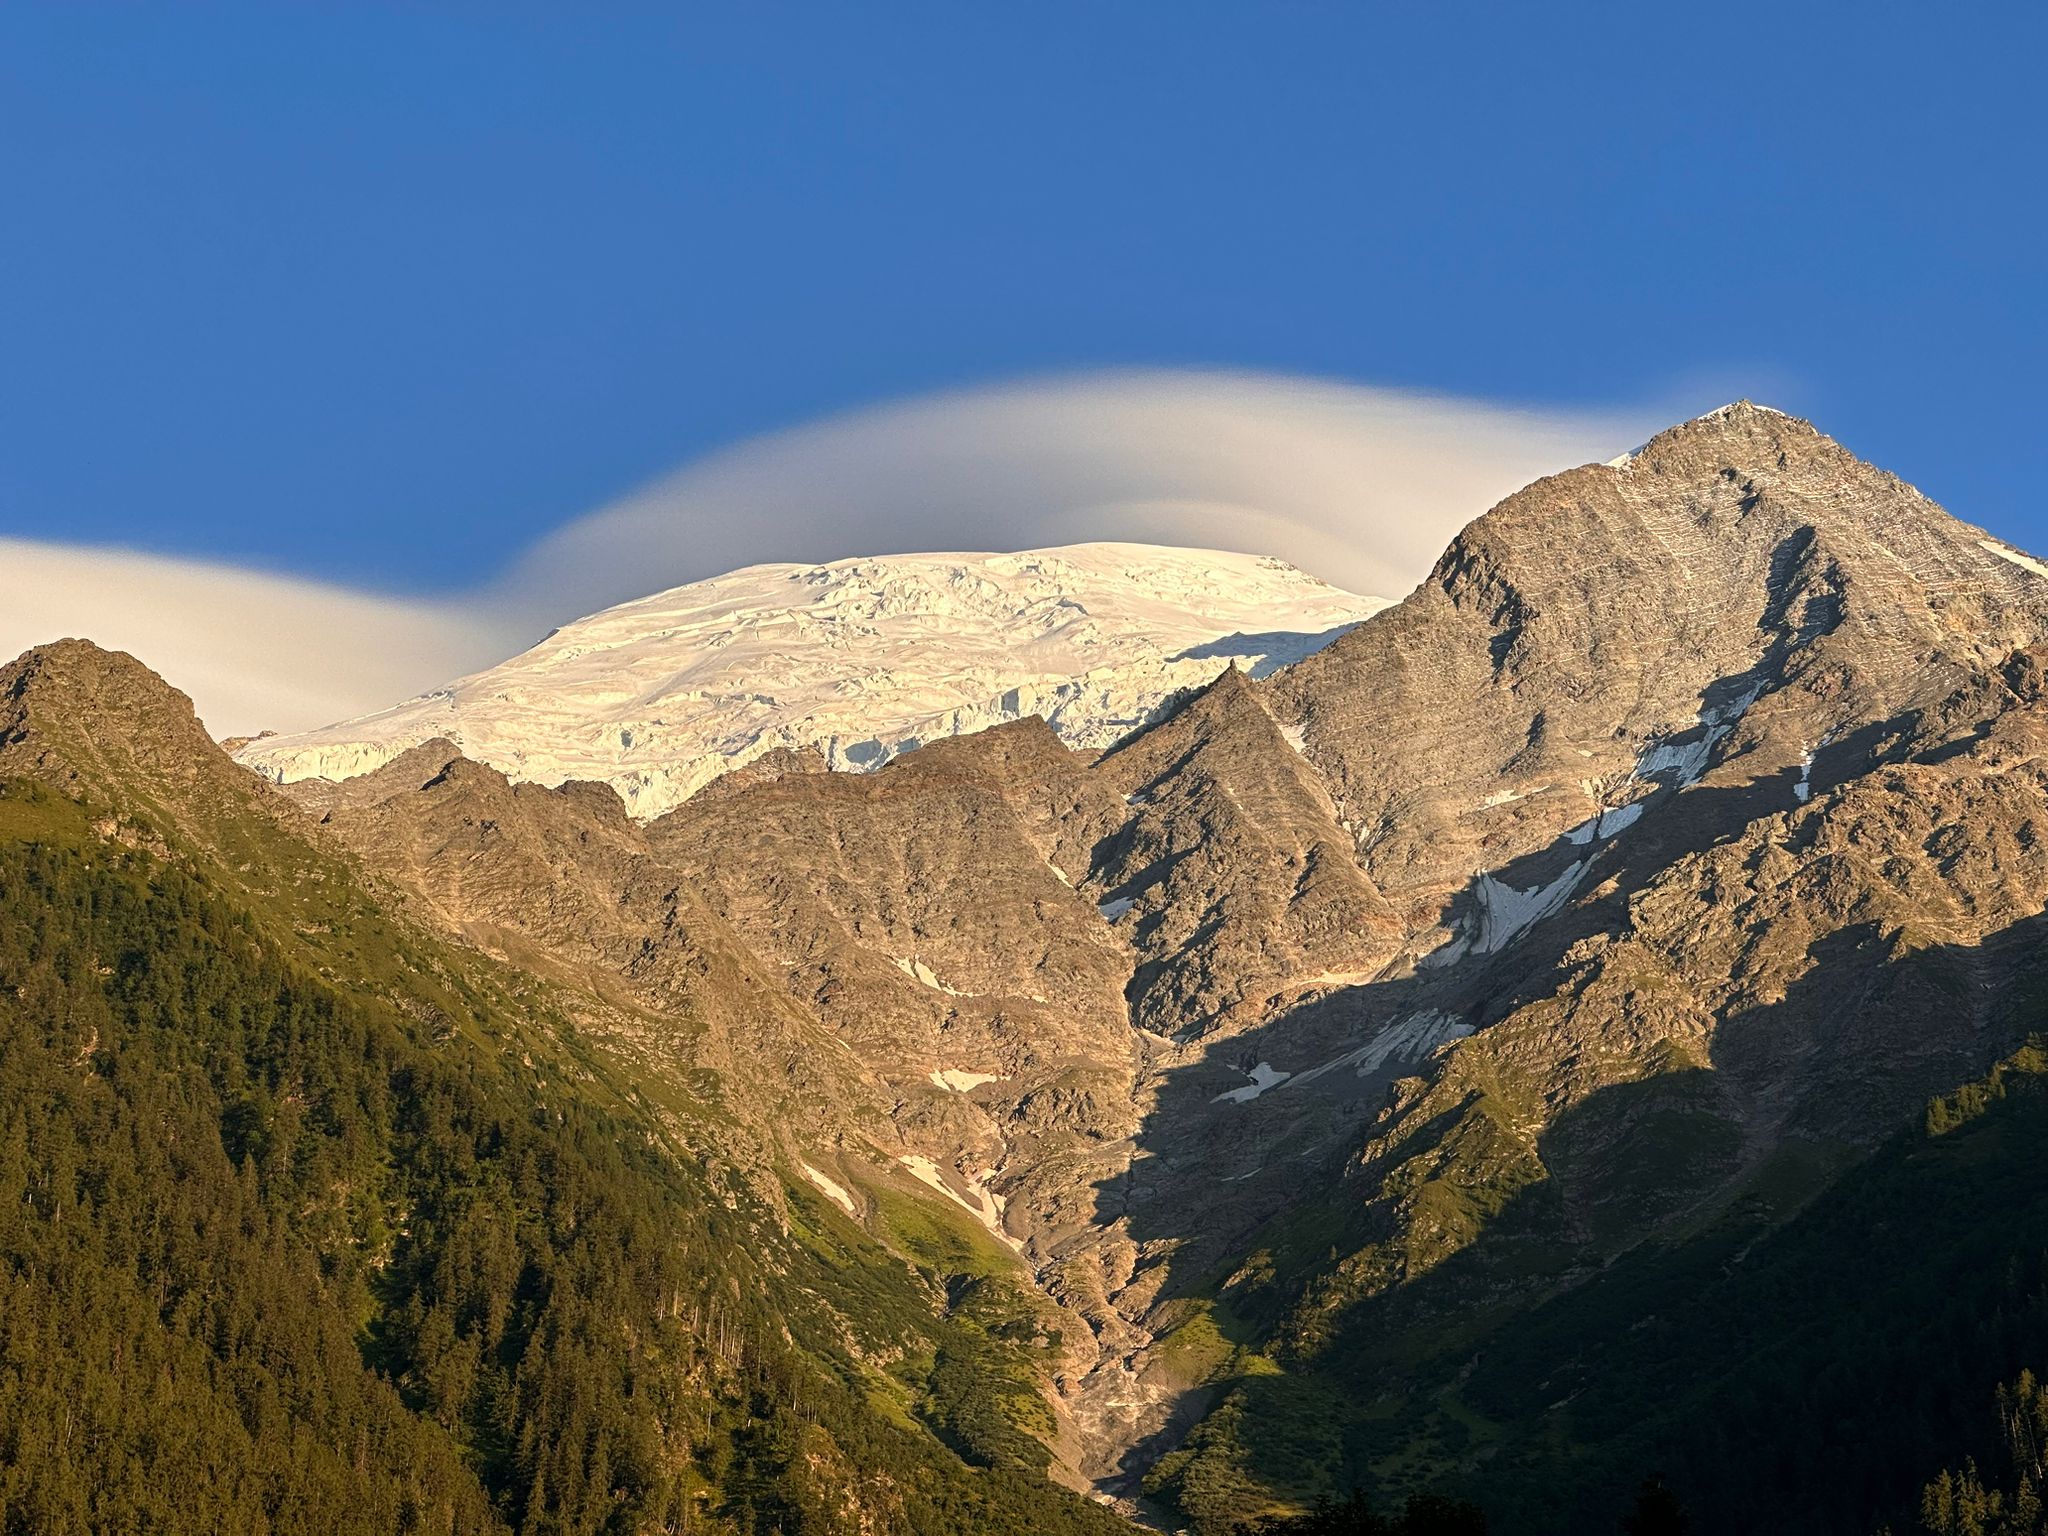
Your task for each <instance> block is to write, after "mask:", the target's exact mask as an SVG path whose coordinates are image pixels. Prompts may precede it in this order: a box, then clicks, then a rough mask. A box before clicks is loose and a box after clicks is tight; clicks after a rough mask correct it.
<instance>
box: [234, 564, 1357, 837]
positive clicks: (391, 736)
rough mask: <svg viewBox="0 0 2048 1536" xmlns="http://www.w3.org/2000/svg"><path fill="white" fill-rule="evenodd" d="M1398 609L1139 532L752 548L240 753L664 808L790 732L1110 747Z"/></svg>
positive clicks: (838, 759) (821, 746)
mask: <svg viewBox="0 0 2048 1536" xmlns="http://www.w3.org/2000/svg"><path fill="white" fill-rule="evenodd" d="M1385 606H1386V603H1385V602H1384V601H1383V600H1382V599H1379V598H1374V597H1360V596H1358V595H1356V594H1353V593H1350V592H1344V591H1340V590H1339V589H1338V588H1336V587H1332V586H1330V585H1328V584H1327V583H1325V582H1322V581H1318V580H1317V579H1316V578H1314V577H1312V576H1309V575H1306V574H1305V573H1303V572H1301V571H1299V570H1296V569H1295V568H1294V567H1293V566H1291V565H1288V564H1287V563H1286V562H1284V561H1281V560H1275V559H1271V558H1268V557H1264V556H1258V555H1239V554H1227V553H1222V552H1219V551H1213V550H1192V549H1170V548H1165V547H1161V546H1154V545H1145V544H1077V545H1072V546H1069V547H1066V548H1062V549H1045V550H1032V551H1026V552H1024V553H1021V554H1008V555H1004V554H932V555H889V556H882V557H877V558H873V559H860V560H840V561H835V562H833V563H831V564H829V565H816V566H802V565H757V566H749V567H748V568H746V569H745V570H740V571H734V572H732V573H731V574H729V575H725V576H719V577H714V578H713V579H711V580H709V581H700V582H693V583H692V584H690V585H688V586H683V587H676V588H673V589H672V590H670V591H666V592H660V593H656V594H655V595H654V596H652V597H646V598H641V599H639V600H638V601H635V602H631V603H624V604H621V605H620V606H619V607H616V608H608V609H606V610H605V611H604V612H602V613H599V614H595V615H593V616H591V617H589V618H586V619H581V620H578V621H577V622H575V623H573V624H569V625H565V626H564V627H563V628H561V629H559V630H557V631H555V632H554V633H553V634H552V635H550V636H548V638H547V639H546V640H544V641H542V642H541V643H540V644H539V645H537V646H535V647H533V649H531V650H529V651H527V652H525V653H524V654H522V655H519V656H515V657H513V658H512V659H511V660H510V661H507V662H504V663H502V664H500V665H498V666H496V667H492V668H490V669H489V670H487V671H483V672H479V673H476V674H475V675H473V676H471V677H466V678H463V679H461V680H459V681H457V682H453V683H450V684H448V685H447V686H445V687H442V688H437V689H435V690H434V691H433V692H431V693H427V694H422V695H421V696H420V697H418V698H415V699H411V700H408V701H407V702H405V703H403V704H399V705H397V706H395V707H393V708H391V709H387V710H384V711H382V712H381V713H378V714H374V715H367V716H364V717H362V718H361V719H357V720H349V721H344V722H342V723H341V724H338V725H331V726H325V727H323V728H321V729H319V730H315V731H305V732H300V733H297V734H294V735H289V736H265V737H259V738H258V739H257V740H255V741H253V742H250V743H248V744H247V745H246V746H244V747H243V748H242V749H241V751H240V752H239V753H238V754H237V755H238V756H239V757H240V759H241V761H242V762H244V763H246V764H247V765H249V766H250V767H252V768H254V769H256V770H257V771H259V772H261V773H263V774H266V775H268V776H269V777H271V778H273V779H275V780H277V781H279V782H290V781H292V780H295V779H303V778H326V779H345V778H352V777H354V776H356V775H358V774H363V773H368V772H370V771H371V770H373V769H375V768H378V767H380V766H382V765H383V764H384V763H386V762H389V761H390V760H391V759H392V758H394V757H396V756H398V755H399V754H400V753H402V752H404V751H406V750H407V749H408V748H411V747H415V746H418V745H420V744H421V743H422V742H426V741H431V740H433V739H434V738H435V737H446V738H447V739H448V740H450V741H452V742H454V743H455V745H456V746H457V747H459V748H460V749H461V750H462V751H463V752H464V753H465V754H466V755H467V756H469V757H471V758H475V759H477V760H479V761H482V762H486V763H489V764H491V765H492V766H494V767H496V768H498V769H500V770H501V771H503V772H504V773H505V774H507V775H508V776H509V777H511V778H514V779H521V780H526V781H529V782H533V783H539V784H559V783H562V782H563V781H564V780H568V779H592V780H600V781H602V782H604V783H608V784H610V785H611V786H612V787H613V788H615V789H616V790H618V792H619V793H620V795H621V796H623V797H624V799H625V801H626V805H627V808H628V810H629V811H630V812H631V813H632V814H633V815H634V816H636V817H639V818H641V819H647V818H651V817H654V816H658V815H660V814H661V813H662V812H664V811H666V810H670V809H672V808H673V807H675V806H677V805H679V804H681V803H682V802H683V801H684V800H686V799H688V798H689V797H690V796H691V795H693V794H695V793H696V792H697V790H699V789H701V788H702V787H703V786H704V785H705V784H707V783H709V782H710V781H711V780H712V779H715V778H717V777H718V776H719V775H720V774H722V773H725V772H727V771H728V770H730V769H732V768H736V767H738V766H740V765H742V764H744V763H747V762H749V761H751V760H752V759H754V758H756V757H759V756H761V755H762V754H763V753H766V752H769V751H771V750H773V749H775V748H777V747H788V748H794V749H797V750H799V751H815V752H817V753H818V754H820V755H821V756H822V757H823V758H824V760H825V762H826V764H827V765H828V766H830V767H832V768H835V769H841V770H852V771H865V770H868V769H872V768H877V767H880V766H881V765H882V764H883V763H885V762H887V761H888V760H889V759H890V758H892V757H895V756H896V755H898V754H899V753H902V752H905V751H908V750H909V749H911V748H913V747H915V746H917V745H919V744H920V743H921V742H925V741H931V740H934V739H936V738H939V737H943V736H955V735H961V734H964V733H966V732H969V731H978V730H982V729H985V728H987V727H989V726H992V725H999V724H1002V723H1004V722H1005V721H1010V720H1018V719H1022V718H1024V717H1025V716H1027V715H1043V716H1044V717H1045V719H1046V720H1047V721H1048V723H1050V724H1051V726H1052V728H1053V729H1054V730H1055V731H1057V732H1058V733H1059V735H1060V736H1061V738H1062V739H1063V740H1065V741H1066V742H1067V743H1068V744H1069V745H1070V746H1074V747H1080V748H1093V747H1103V746H1107V745H1109V744H1110V743H1111V742H1113V741H1115V740H1116V739H1117V738H1118V737H1119V736H1122V735H1123V734H1124V733H1126V732H1127V731H1129V730H1130V729H1131V728H1132V727H1134V726H1136V725H1139V724H1142V723H1143V722H1144V721H1145V720H1146V719H1147V718H1148V717H1149V716H1150V714H1151V713H1152V712H1153V711H1154V710H1155V709H1157V708H1158V706H1159V705H1160V704H1161V703H1162V702H1164V701H1165V700H1166V699H1167V698H1168V697H1169V696H1170V695H1172V694H1173V693H1175V692H1176V691H1178V690H1180V689H1182V688H1187V687H1195V686H1200V685H1202V684H1206V683H1208V682H1210V681H1211V680H1213V679H1214V678H1215V676H1216V675H1217V674H1218V673H1219V672H1221V671H1222V670H1223V669H1224V668H1225V667H1227V666H1229V665H1231V664H1233V663H1235V664H1236V665H1238V666H1241V667H1243V668H1245V669H1246V670H1247V671H1250V672H1253V673H1255V674H1260V675H1263V674H1264V673H1266V672H1269V671H1271V670H1273V669H1274V668H1276V667H1279V666H1283V665H1285V664H1287V663H1289V662H1292V661H1298V660H1299V659H1300V658H1301V657H1303V656H1306V655H1308V654H1309V653H1310V652H1311V651H1314V650H1317V649H1319V648H1320V647H1322V646H1323V645H1325V644H1327V643H1328V642H1329V641H1330V640H1332V639H1334V638H1335V637H1336V636H1337V635H1338V634H1339V633H1341V632H1342V631H1343V630H1344V629H1345V628H1347V627H1349V626H1350V625H1352V624H1355V623H1357V622H1358V621H1359V620H1361V619H1363V618H1365V617H1367V616H1368V615H1370V614H1372V613H1374V612H1376V611H1377V610H1378V609H1380V608H1383V607H1385Z"/></svg>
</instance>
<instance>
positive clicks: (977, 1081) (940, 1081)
mask: <svg viewBox="0 0 2048 1536" xmlns="http://www.w3.org/2000/svg"><path fill="white" fill-rule="evenodd" d="M931 1076H932V1083H933V1085H934V1086H936V1087H939V1088H944V1089H946V1090H947V1091H948V1092H950V1093H972V1092H973V1091H974V1090H975V1089H976V1088H979V1087H980V1086H981V1085H982V1084H983V1083H996V1082H1001V1081H1002V1078H1001V1075H1000V1074H998V1073H995V1072H963V1071H961V1070H960V1068H958V1067H939V1068H936V1069H934V1071H933V1072H932V1075H931Z"/></svg>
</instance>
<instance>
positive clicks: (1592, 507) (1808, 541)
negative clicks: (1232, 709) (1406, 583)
mask: <svg viewBox="0 0 2048 1536" xmlns="http://www.w3.org/2000/svg"><path fill="white" fill-rule="evenodd" d="M2027 558H2028V557H2025V556H2021V555H2019V554H2018V553H2017V552H2016V551H2010V550H2007V549H2006V548H2005V547H2004V546H2002V545H2000V544H1998V543H1997V541H1995V540H1992V539H1990V538H1989V537H1988V536H1987V535H1985V534H1984V533H1983V532H1982V530H1980V529H1976V528H1972V527H1969V526H1968V525H1966V524H1964V523H1961V522H1959V521H1957V520H1956V519H1954V518H1952V517H1950V516H1949V515H1948V514H1947V513H1946V512H1944V511H1942V509H1941V508H1940V507H1938V506H1936V505H1935V504H1934V503H1933V502H1931V501H1929V500H1928V499H1927V498H1926V497H1924V496H1922V495H1921V494H1920V493H1919V492H1918V491H1916V490H1914V489H1913V488H1912V487H1911V486H1909V485H1907V484H1905V483H1904V482H1903V481H1901V480H1899V479H1897V478H1896V477H1895V476H1893V475H1890V474H1888V473H1886V472H1885V471H1883V470H1880V469H1877V468H1874V467H1873V466H1871V465H1868V464H1865V463H1863V462H1862V461H1861V460H1859V459H1857V458H1856V457H1855V456H1854V455H1853V454H1851V453H1849V452H1848V451H1847V450H1846V449H1844V448H1842V447H1841V446H1840V445H1839V444H1837V443H1836V442H1834V441H1833V440H1832V439H1830V438H1828V437H1827V436H1826V435H1824V434H1823V433H1821V432H1820V431H1819V430H1817V429H1816V428H1815V427H1813V426H1812V425H1811V424H1810V423H1808V422H1805V421H1802V420H1800V419H1799V418H1797V417H1793V416H1788V415H1785V414H1784V413H1782V412H1778V411H1774V410H1771V409H1769V408H1767V407H1763V406H1757V405H1753V404H1751V403H1749V402H1746V401H1738V402H1735V403H1734V404H1731V405H1729V406H1725V407H1723V408H1721V409H1720V410H1717V411H1714V412H1710V413H1709V414H1707V415H1705V416H1701V417H1698V418H1696V419H1694V420H1692V421H1688V422H1684V423H1681V424H1680V425H1678V426H1676V427H1673V428H1671V429H1670V430H1668V431H1666V432H1662V433H1660V434H1658V435H1657V436H1656V437H1655V438H1652V439H1651V440H1650V442H1648V443H1646V444H1645V445H1644V446H1643V447H1642V448H1641V449H1640V450H1638V452H1637V453H1636V454H1635V455H1633V456H1632V457H1631V459H1630V461H1629V462H1628V464H1627V465H1626V467H1623V468H1615V467H1613V466H1608V465H1588V466H1585V467H1583V468H1579V469H1573V470H1568V471H1566V472H1564V473H1562V474H1558V475H1553V476H1550V477H1548V478H1546V479H1543V480H1539V481H1537V482H1536V483H1535V484H1533V485H1531V486H1529V487H1527V488H1526V489H1524V490H1522V491H1519V492H1517V493H1516V494H1515V495H1513V496H1510V497H1509V498H1507V500H1505V501H1503V502H1502V503H1501V504H1500V505H1499V506H1498V507H1496V508H1494V509H1493V510H1492V511H1490V512H1488V513H1487V514H1486V515H1485V516H1483V517H1481V518H1479V519H1478V520H1477V521H1475V522H1474V523H1472V524H1471V525H1470V526H1469V527H1467V528H1466V529H1465V530H1464V531H1463V532H1462V533H1461V534H1460V535H1459V536H1458V538H1457V539H1456V540H1455V541H1453V543H1452V544H1451V546H1450V548H1449V549H1448V550H1447V551H1446V552H1445V553H1444V556H1443V557H1442V559H1441V560H1439V561H1438V562H1437V565H1436V568H1435V569H1434V570H1433V571H1432V573H1431V575H1430V577H1429V579H1428V580H1427V581H1425V582H1424V583H1423V584H1422V586H1421V587H1419V588H1418V589H1417V590H1416V592H1415V593H1414V594H1412V595H1411V596H1410V597H1409V598H1408V599H1407V600H1406V601H1404V602H1403V603H1401V604H1399V605H1397V606H1396V607H1394V608H1391V609H1388V610H1386V611H1385V612H1383V613H1381V614H1378V615H1376V616H1375V617H1373V618H1372V619H1369V620H1368V621H1366V622H1365V623H1364V624H1362V625H1360V626H1359V627H1358V628H1357V629H1355V630H1353V631H1351V632H1350V633H1348V634H1346V635H1344V636H1341V637H1340V638H1339V639H1338V640H1337V641H1335V642H1334V643H1333V644H1332V645H1331V646H1329V647H1328V648H1327V649H1325V650H1323V651H1321V652H1319V653H1317V654H1316V655H1314V656H1311V657H1309V658H1307V659H1306V660H1304V661H1303V662H1301V663H1299V664H1298V665H1296V666H1294V667H1291V668H1288V669H1286V670H1284V671H1283V672H1281V673H1279V674H1277V675H1276V676H1275V677H1274V678H1272V679H1271V680H1269V682H1268V683H1267V684H1265V685H1263V687H1264V688H1265V690H1266V692H1267V697H1268V698H1269V700H1270V703H1271V707H1272V709H1273V711H1274V714H1275V716H1276V717H1277V718H1278V719H1280V720H1281V721H1282V722H1283V723H1287V724H1289V725H1290V726H1291V727H1292V728H1293V729H1295V730H1296V731H1298V732H1299V735H1300V738H1301V741H1302V744H1303V748H1304V750H1305V752H1306V753H1307V755H1308V756H1309V758H1310V760H1311V761H1313V762H1314V764H1315V765H1316V767H1317V768H1318V770H1319V771H1320V772H1321V773H1322V775H1323V777H1324V779H1325V780H1326V782H1327V783H1328V785H1329V787H1330V791H1331V794H1332V797H1333V799H1334V800H1335V803H1336V805H1337V807H1338V810H1339V812H1340V814H1341V816H1342V817H1343V819H1344V821H1345V822H1346V823H1347V824H1348V825H1350V826H1352V827H1354V828H1357V829H1358V836H1359V846H1360V849H1361V852H1362V854H1363V856H1364V858H1365V862H1366V867H1367V869H1368V871H1369V873H1370V874H1371V875H1372V876H1373V878H1374V880H1375V882H1376V883H1377V884H1378V886H1379V887H1380V889H1381V890H1382V891H1384V892H1386V893H1388V895H1389V897H1390V899H1392V900H1394V901H1395V902H1396V904H1397V905H1403V904H1404V903H1405V905H1406V908H1407V910H1408V916H1409V918H1410V920H1411V921H1413V922H1415V923H1416V924H1418V925H1419V926H1420V925H1426V923H1427V922H1428V921H1429V920H1430V917H1431V914H1432V913H1433V912H1437V911H1440V910H1441V907H1442V904H1443V902H1444V900H1445V899H1446V897H1447V896H1448V894H1449V893H1451V892H1452V891H1454V890H1455V889H1456V888H1457V887H1458V886H1459V885H1460V884H1462V883H1463V882H1464V880H1465V879H1466V878H1467V877H1468V876H1469V874H1470V872H1471V871H1472V870H1473V869H1475V868H1476V869H1481V870H1485V869H1492V868H1498V867H1500V866H1501V865H1503V864H1505V863H1507V862H1509V861H1511V860H1513V859H1516V858H1519V857H1522V856H1525V855H1527V854H1529V853H1532V852H1535V851H1537V850H1539V849H1541V848H1544V847H1546V846H1550V845H1552V844H1554V843H1556V842H1557V841H1558V840H1559V839H1560V838H1562V837H1564V836H1565V835H1566V834H1567V833H1568V832H1570V831H1571V830H1572V829H1574V828H1576V827H1579V826H1581V825H1583V824H1584V823H1585V822H1586V821H1587V820H1588V819H1589V818H1592V817H1596V816H1598V815H1599V814H1600V812H1601V811H1602V810H1603V809H1605V808H1609V807H1613V806H1616V805H1619V804H1622V803H1624V802H1625V801H1633V800H1635V799H1638V798H1640V797H1641V795H1642V792H1643V789H1644V788H1645V787H1646V785H1647V786H1648V787H1652V788H1655V789H1657V790H1660V791H1664V792H1670V791H1675V790H1679V789H1682V788H1684V787H1686V786H1688V785H1690V784H1693V783H1698V782H1702V781H1707V780H1711V779H1712V778H1713V777H1714V775H1716V774H1718V773H1722V772H1724V771H1725V772H1731V773H1736V774H1740V775H1743V776H1757V775H1762V774H1769V773H1778V772H1781V771H1782V770H1784V769H1785V768H1787V767H1790V766H1792V765H1794V764H1796V763H1797V762H1798V761H1799V759H1800V758H1801V756H1802V755H1804V754H1806V753H1807V752H1809V751H1810V750H1811V748H1812V747H1813V745H1814V744H1815V743H1816V742H1818V741H1820V740H1822V739H1823V738H1834V739H1839V738H1841V737H1842V736H1844V735H1846V734H1848V733H1850V732H1852V731H1854V730H1855V729H1857V728H1858V727H1859V726H1861V725H1863V724H1866V723H1869V722H1870V721H1873V720H1877V719H1882V718H1886V717H1888V716H1890V715H1892V714H1895V713H1897V712H1898V711H1900V710H1902V709H1907V708H1911V707H1915V706H1917V705H1921V704H1925V703H1928V702H1930V701H1931V700H1933V699H1935V698H1938V697H1940V696H1941V695H1942V694H1943V693H1944V692H1945V691H1947V690H1948V689H1950V688H1952V687H1953V686H1955V685H1956V683H1957V681H1958V679H1959V678H1961V677H1962V676H1963V675H1965V674H1966V673H1968V672H1969V671H1971V670H1973V669H1975V668H1979V667H1981V666H1983V665H1986V664H1989V663H1991V662H1993V661H1995V660H1996V658H1998V657H1999V656H2002V655H2003V654H2004V653H2006V652H2008V651H2010V650H2012V649H2014V648H2017V647H2019V646H2023V645H2026V644H2029V643H2032V642H2033V641H2034V640H2035V639H2036V638H2038V637H2039V636H2040V635H2041V634H2042V633H2043V632H2044V630H2048V578H2044V577H2042V576H2040V575H2038V574H2037V573H2035V572H2034V571H2033V570H2031V569H2029V568H2028V564H2027ZM1738 760H1739V762H1740V764H1741V766H1740V767H1736V766H1734V765H1735V764H1736V763H1737V762H1738ZM1646 813H1648V814H1654V813H1655V804H1654V803H1653V804H1651V805H1650V806H1648V807H1646Z"/></svg>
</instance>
